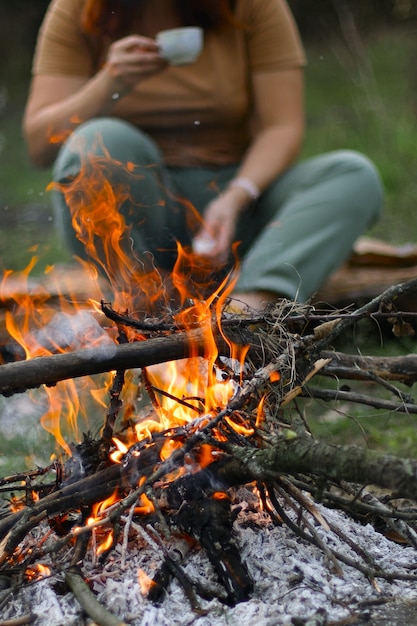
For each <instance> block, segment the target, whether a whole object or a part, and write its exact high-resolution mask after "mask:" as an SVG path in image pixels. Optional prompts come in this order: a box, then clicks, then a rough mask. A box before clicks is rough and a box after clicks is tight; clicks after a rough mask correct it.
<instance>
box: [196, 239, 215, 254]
mask: <svg viewBox="0 0 417 626" xmlns="http://www.w3.org/2000/svg"><path fill="white" fill-rule="evenodd" d="M215 245H216V241H215V239H213V238H212V237H196V238H195V239H194V240H193V250H194V252H195V253H196V254H201V256H204V255H205V254H209V253H210V252H211V251H212V250H213V248H214V246H215Z"/></svg>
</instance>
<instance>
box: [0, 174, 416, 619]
mask: <svg viewBox="0 0 417 626" xmlns="http://www.w3.org/2000/svg"><path fill="white" fill-rule="evenodd" d="M127 170H128V171H129V166H128V167H127ZM92 172H94V176H95V178H94V180H89V178H88V177H89V174H90V173H92ZM86 179H87V183H86ZM81 183H82V187H81V186H80V185H81ZM63 190H64V192H65V194H66V199H67V202H68V205H69V206H70V207H71V210H72V216H73V226H74V230H75V231H76V232H77V234H78V237H79V239H80V240H81V241H82V243H83V244H84V246H85V249H86V250H87V251H88V254H89V256H90V257H91V259H92V263H91V264H87V263H82V271H83V275H84V276H85V281H86V282H88V284H89V285H91V289H92V292H94V293H92V295H91V297H90V298H85V299H82V300H81V301H80V297H79V295H80V294H79V292H78V293H74V294H72V293H70V290H69V289H64V291H62V293H59V292H58V291H57V290H54V291H53V293H52V291H51V290H50V289H49V290H47V289H44V288H43V287H42V286H41V287H39V285H38V286H37V288H36V289H32V288H31V286H30V274H31V271H32V269H33V264H31V265H30V266H29V267H28V268H27V270H26V271H24V272H22V273H20V274H16V273H12V272H10V273H6V274H5V276H4V279H3V283H2V286H1V291H0V300H1V303H2V308H3V310H4V311H5V314H4V325H5V330H4V331H3V335H2V336H3V337H4V339H3V345H2V354H3V361H4V362H3V364H2V365H1V366H0V392H1V393H2V395H3V396H6V397H10V396H12V395H14V394H17V393H22V392H26V393H32V394H33V398H34V401H35V399H36V397H39V394H40V390H39V388H41V389H42V390H43V394H44V396H43V400H42V401H43V402H45V396H46V397H47V408H46V410H45V412H44V414H43V417H42V420H41V422H42V425H43V427H44V428H45V429H46V431H48V432H49V433H51V434H52V435H53V437H54V439H55V441H56V444H57V449H56V451H55V453H54V455H53V457H52V458H51V460H50V463H49V464H48V465H47V466H45V467H38V468H35V469H31V470H27V471H25V470H22V471H21V472H19V473H18V474H16V475H13V476H6V477H3V478H2V479H0V488H1V490H2V494H3V501H2V502H3V504H2V510H1V516H0V580H1V585H2V590H1V591H0V607H3V611H5V612H6V613H5V614H6V616H7V617H10V619H11V620H12V621H9V622H7V623H15V624H17V623H21V624H22V623H30V621H31V620H32V621H33V620H34V619H35V618H34V617H33V614H32V612H30V613H24V611H20V613H19V610H17V612H14V609H11V608H10V607H11V605H12V603H13V598H14V597H15V595H16V593H18V590H19V589H22V588H25V587H28V586H34V585H36V584H39V581H42V580H47V579H55V580H56V579H57V578H58V579H59V580H60V581H61V584H62V585H65V586H66V589H70V590H71V591H72V593H73V594H74V596H75V597H76V598H77V599H78V601H79V603H80V605H81V606H82V607H83V610H84V611H85V612H86V613H87V614H88V615H89V616H90V617H91V618H92V619H94V620H95V622H96V623H99V624H122V622H123V620H124V619H126V618H125V617H123V616H122V615H117V616H115V615H114V614H113V613H114V611H112V610H111V608H109V607H106V606H104V605H103V604H102V603H100V602H99V601H98V599H97V597H96V595H94V594H93V593H92V592H91V590H90V586H89V585H90V584H91V582H92V578H93V575H92V571H94V572H95V574H94V575H96V576H100V575H101V574H97V572H101V573H102V574H103V575H104V572H107V575H108V576H112V574H111V573H109V569H108V568H109V567H110V568H111V567H112V565H113V566H114V567H116V566H117V563H116V561H117V560H116V558H115V555H119V557H120V555H121V557H120V558H119V562H118V565H119V567H121V568H122V570H123V567H124V566H125V561H126V558H127V553H128V552H131V551H134V550H136V551H137V550H141V549H143V545H142V548H141V547H140V546H141V544H143V543H145V544H146V545H148V546H151V547H152V550H153V551H154V552H153V553H158V559H154V560H153V562H146V563H144V564H143V566H142V565H141V566H140V567H138V569H137V585H138V589H140V590H141V591H140V593H141V594H142V595H143V597H146V598H147V601H148V602H149V603H151V604H152V605H153V606H155V607H158V606H160V605H161V604H162V603H163V602H164V600H165V599H166V598H167V596H169V594H170V590H171V588H172V585H173V584H174V583H175V584H177V585H179V586H180V587H181V589H182V592H183V594H184V597H185V598H186V600H187V603H188V605H189V606H190V608H191V611H192V612H193V613H194V614H195V615H204V614H206V613H207V612H208V609H207V608H205V606H206V605H207V603H212V602H216V603H218V606H223V607H235V606H237V605H239V604H240V603H242V602H248V601H249V600H250V598H251V597H252V596H253V594H254V593H255V592H256V584H255V581H254V577H253V576H252V574H251V565H250V563H248V561H247V560H246V559H245V557H244V555H242V551H241V550H240V549H239V545H238V542H237V540H236V524H237V520H238V519H239V520H240V523H242V518H244V517H245V515H246V522H243V523H251V521H250V520H251V519H252V518H253V515H254V514H256V515H258V516H260V518H259V519H261V518H262V520H265V519H266V518H267V519H268V520H269V523H270V524H271V528H284V529H286V532H288V533H291V534H293V536H294V537H297V538H298V540H299V541H301V542H304V543H305V544H312V545H314V546H316V547H317V548H318V549H319V550H321V551H322V553H323V554H324V555H325V558H326V560H327V562H328V564H329V575H330V576H342V575H343V568H344V567H345V566H346V567H348V568H352V569H354V570H355V571H357V572H360V575H361V576H363V577H364V581H365V580H366V579H368V580H369V581H370V582H371V586H372V587H373V589H375V590H378V588H379V584H380V583H379V582H378V581H381V580H389V581H393V580H403V581H409V582H410V584H412V583H414V584H415V583H417V576H416V574H414V572H413V571H410V568H411V566H410V567H408V566H407V565H404V566H402V567H400V566H398V568H397V569H395V568H393V567H391V568H388V567H384V566H382V565H381V564H380V563H379V562H378V559H377V558H376V557H375V555H371V554H370V553H368V552H367V551H366V549H365V548H359V547H355V545H353V542H352V541H351V540H350V539H349V537H348V536H345V535H344V532H343V529H342V527H339V526H338V524H337V521H329V520H330V518H331V517H332V516H331V514H330V513H329V514H328V515H326V513H325V512H324V509H325V507H329V511H330V510H331V509H339V510H343V511H345V512H348V513H349V515H350V516H351V517H352V518H353V519H355V520H356V521H357V522H359V523H364V522H365V521H366V522H369V523H373V524H375V526H377V527H378V532H380V533H382V534H383V535H384V537H390V538H391V539H393V540H395V541H396V542H397V544H402V545H408V546H412V548H416V547H417V540H416V530H415V520H416V513H415V505H414V501H415V499H416V479H415V476H416V475H417V464H416V463H415V462H414V461H407V460H404V459H397V458H393V457H386V456H384V455H378V454H373V453H370V452H369V451H368V450H366V449H361V448H356V447H354V446H350V447H345V448H339V447H336V446H331V445H329V444H327V443H324V442H319V441H317V440H316V439H315V438H314V437H313V436H312V434H311V430H310V427H309V424H308V418H306V416H305V414H304V413H303V411H302V409H301V408H300V402H301V401H302V399H303V398H305V397H310V398H315V399H318V400H324V401H330V400H334V399H336V400H343V401H344V402H352V403H353V402H355V403H363V404H367V403H368V404H369V403H372V406H374V407H375V408H376V409H378V408H380V409H382V410H390V411H406V412H408V413H410V414H412V413H416V412H417V405H416V404H415V403H414V401H413V399H412V398H411V397H410V396H409V395H407V394H406V393H404V392H403V391H401V390H399V389H397V387H396V386H395V385H396V384H397V382H400V383H402V384H404V383H405V384H406V385H410V386H411V385H412V384H413V383H414V382H415V376H416V367H415V358H414V357H403V358H401V359H384V358H379V359H377V358H376V357H363V356H361V357H359V356H357V355H345V354H341V353H337V352H335V351H334V350H333V349H331V346H332V342H334V341H335V339H337V337H339V336H340V334H341V333H342V332H343V331H344V330H345V329H346V328H347V327H349V326H352V325H353V324H356V323H359V322H360V320H362V319H367V320H368V319H369V318H370V317H372V318H373V319H374V320H378V322H380V323H389V324H391V325H392V326H393V328H394V330H395V332H396V334H397V335H398V334H401V333H402V334H406V333H412V332H414V330H413V326H412V323H413V322H414V321H415V318H414V317H413V315H412V314H406V313H404V312H400V311H397V310H396V309H395V301H396V299H397V297H398V295H399V294H404V293H408V292H410V293H414V292H415V291H416V288H417V287H416V281H410V282H409V283H406V284H404V285H398V286H396V287H393V288H391V289H389V290H387V291H386V292H384V293H383V294H382V295H381V296H380V297H378V298H376V299H374V300H372V301H371V302H370V303H368V304H367V305H365V306H363V307H361V308H360V309H357V310H343V311H341V310H337V311H330V312H329V311H328V310H320V309H318V308H317V307H314V306H312V305H310V304H307V305H296V304H295V303H293V302H289V301H285V300H284V301H281V302H279V303H277V304H276V305H274V306H271V307H270V308H269V309H267V310H265V311H264V312H263V313H262V314H259V313H255V312H254V313H252V314H251V313H250V312H247V311H246V312H245V313H243V312H241V313H240V312H239V311H237V312H236V307H235V306H233V307H232V306H230V304H231V303H230V294H231V292H232V291H233V285H234V281H235V279H236V275H237V273H238V268H235V269H234V270H233V271H232V272H230V273H229V274H228V275H226V276H223V278H222V280H220V281H219V282H218V283H217V284H216V285H215V286H214V281H212V280H211V279H210V273H209V268H208V267H207V265H205V264H204V263H203V262H202V261H201V259H198V258H197V257H196V256H195V255H193V253H192V251H191V250H189V249H185V248H182V247H181V246H179V247H178V261H177V264H176V266H175V268H174V270H173V272H172V273H171V274H170V275H169V276H164V275H162V274H161V272H159V271H158V270H157V269H156V268H155V267H154V266H153V264H152V261H151V259H145V260H143V259H141V260H140V261H139V260H138V259H135V258H134V256H132V255H131V254H129V253H128V252H127V251H126V250H125V249H123V246H122V244H121V242H123V241H125V240H126V236H125V235H126V226H125V224H124V222H123V219H122V218H121V217H120V213H119V211H118V208H119V206H120V202H121V201H122V199H123V198H124V197H125V191H123V190H122V191H120V190H118V194H116V193H115V190H113V189H111V188H110V187H109V185H108V183H107V181H106V176H105V172H104V170H102V168H101V163H93V164H90V165H89V166H88V167H87V169H86V171H85V172H83V173H82V175H81V176H80V177H79V178H78V179H76V180H75V181H74V183H72V184H71V185H69V186H68V187H65V188H63ZM109 224H111V225H112V226H111V228H110V227H109ZM92 226H94V227H93V228H92ZM103 259H105V261H103ZM34 262H35V260H34ZM97 267H98V268H99V271H100V272H102V273H103V272H104V273H105V274H106V276H107V281H103V278H102V277H101V276H100V274H99V272H98V271H97ZM53 274H54V270H53V269H51V273H50V275H49V277H48V280H49V285H51V284H52V279H51V276H53ZM190 276H192V280H191V279H190ZM61 288H62V285H61ZM232 304H233V305H236V304H238V303H232ZM316 377H317V378H320V379H321V380H323V379H326V378H327V379H332V380H334V379H336V378H339V379H341V378H344V379H349V380H353V381H358V380H359V381H361V380H362V381H364V380H365V381H367V384H372V385H374V386H375V388H377V389H383V390H384V391H386V390H387V389H388V390H389V392H390V393H391V395H392V396H394V399H389V400H388V399H382V398H381V399H378V397H377V395H373V396H372V397H371V396H370V395H368V396H367V397H365V396H364V395H363V394H362V395H359V394H356V393H355V392H353V391H352V390H351V389H348V388H344V387H342V386H339V387H338V388H337V389H336V390H332V389H323V387H322V386H321V387H320V386H314V382H313V381H314V379H315V378H316ZM30 390H32V391H30ZM366 485H377V486H378V490H377V491H375V490H372V489H368V488H367V487H366ZM319 502H320V503H319ZM251 516H252V517H251ZM263 523H264V522H263ZM332 534H333V535H337V536H338V537H339V539H341V540H342V543H343V542H344V543H345V544H346V545H347V546H349V549H350V555H349V554H346V553H344V552H343V551H340V549H334V548H333V547H332V545H331V543H332V542H331V541H327V540H326V536H329V537H330V536H331V535H332ZM197 551H200V552H201V553H203V554H204V556H205V558H206V563H208V565H207V566H206V568H207V571H210V576H209V579H208V580H206V579H205V575H204V572H203V575H202V576H200V578H199V579H191V578H190V576H189V575H188V574H187V572H186V569H187V561H189V560H190V559H192V558H193V555H195V554H196V552H197ZM150 561H152V560H150ZM145 566H147V569H146V567H145ZM87 571H88V572H89V574H86V572H87ZM54 577H55V578H54ZM364 584H365V583H364ZM57 593H58V592H57ZM34 613H35V614H36V610H34ZM18 619H20V621H16V620H18ZM24 619H26V620H27V621H26V622H25V621H22V620H24ZM13 620H15V621H14V622H13ZM132 623H141V622H140V621H137V622H132ZM323 623H324V622H323Z"/></svg>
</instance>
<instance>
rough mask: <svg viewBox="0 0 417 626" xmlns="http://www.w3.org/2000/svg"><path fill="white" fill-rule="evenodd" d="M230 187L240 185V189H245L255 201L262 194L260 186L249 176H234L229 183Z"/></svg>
mask: <svg viewBox="0 0 417 626" xmlns="http://www.w3.org/2000/svg"><path fill="white" fill-rule="evenodd" d="M229 186H230V187H240V189H244V191H246V193H247V194H248V195H249V196H250V197H251V199H252V200H253V201H255V200H257V199H258V198H259V196H260V195H261V192H260V191H259V189H258V187H257V186H256V185H255V183H253V182H252V181H251V180H249V179H248V178H243V177H238V178H234V179H233V180H231V181H230V183H229Z"/></svg>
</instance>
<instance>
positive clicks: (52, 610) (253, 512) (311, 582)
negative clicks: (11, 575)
mask: <svg viewBox="0 0 417 626" xmlns="http://www.w3.org/2000/svg"><path fill="white" fill-rule="evenodd" d="M237 497H238V500H239V501H238V503H237V504H236V505H234V506H236V507H239V508H238V509H237V511H239V512H238V514H237V518H236V521H235V525H234V531H235V541H236V543H237V545H238V546H239V549H240V551H241V555H242V558H243V560H244V561H245V562H246V564H247V567H248V569H249V572H250V574H251V577H252V579H253V582H254V592H253V594H252V596H251V598H250V600H249V601H247V602H244V603H241V604H238V605H236V606H234V607H229V606H225V605H224V604H222V603H221V602H220V601H219V600H217V599H216V600H211V601H204V600H202V599H201V598H200V597H198V607H199V609H200V611H199V610H198V607H196V606H192V603H190V601H189V599H188V598H187V597H186V595H185V593H184V590H183V588H182V587H181V586H180V585H179V583H178V582H177V580H175V579H174V580H172V581H171V583H170V584H169V586H168V588H167V591H166V595H165V599H164V600H163V602H162V604H161V605H159V606H155V605H152V604H151V603H150V601H149V600H147V598H146V596H144V595H143V594H142V592H141V589H140V584H139V580H138V572H139V571H142V572H145V573H146V574H147V576H149V577H152V576H153V574H154V573H155V572H156V570H157V568H158V566H159V565H160V564H161V563H162V560H163V554H162V550H161V548H159V547H158V545H157V544H156V543H155V542H154V541H153V540H152V539H151V537H150V536H148V535H147V533H146V530H144V529H143V528H142V527H140V526H138V525H136V524H134V523H133V524H132V525H131V526H130V527H129V533H128V540H127V537H125V539H124V541H123V531H122V533H121V534H122V538H121V540H120V542H119V543H118V544H117V546H116V548H115V549H114V550H113V552H111V554H110V556H109V558H108V559H107V561H106V562H105V564H104V565H100V566H99V565H98V564H97V563H95V562H93V561H92V560H91V558H92V557H91V555H92V551H89V552H88V555H89V556H88V557H86V559H85V560H84V562H83V565H82V574H83V576H84V578H85V579H86V580H88V581H89V583H90V585H91V588H92V589H93V590H94V592H95V594H96V597H97V599H98V600H99V602H100V603H101V604H102V605H103V606H105V607H106V608H107V610H108V611H110V612H111V613H113V615H115V616H117V617H118V618H119V619H120V621H121V622H124V623H125V624H128V625H130V626H139V625H140V626H187V625H188V624H193V626H213V624H216V626H223V625H224V626H234V625H236V626H246V625H247V626H253V624H256V625H257V626H277V625H280V624H295V625H296V626H300V625H302V624H305V625H307V624H308V626H313V625H316V626H319V625H326V624H334V623H339V622H340V623H341V624H342V623H343V624H344V623H347V622H346V620H348V622H349V623H350V624H375V623H378V624H403V623H405V622H404V621H395V620H393V621H391V620H388V619H383V620H382V621H379V620H377V621H372V618H373V617H375V615H377V614H379V615H380V614H381V613H378V611H381V608H377V607H381V606H382V607H383V611H388V610H389V607H391V606H397V607H398V603H399V602H402V603H405V605H407V604H408V605H413V602H414V601H417V582H411V581H397V582H388V581H386V580H384V579H380V578H378V579H377V580H376V581H374V583H373V584H372V583H371V582H370V581H369V580H368V579H367V578H366V577H365V576H364V575H363V574H362V573H360V572H359V571H358V570H357V569H355V568H353V567H349V566H347V565H343V564H341V566H342V569H343V576H338V575H337V574H336V573H335V572H334V569H333V567H334V566H333V564H332V563H330V561H329V559H328V558H327V557H326V556H325V555H324V553H323V552H322V551H321V550H320V549H319V548H318V547H316V546H315V545H312V544H310V543H308V542H306V541H304V540H302V539H300V538H299V537H297V536H295V534H294V533H292V532H291V531H290V530H289V529H288V528H287V527H286V526H277V525H274V524H272V522H271V519H270V517H269V516H268V515H267V514H266V513H264V512H263V511H261V510H260V509H259V507H258V500H257V498H255V496H254V494H253V492H252V491H251V490H250V489H249V488H241V489H240V490H239V491H238V493H237ZM316 507H317V509H318V510H319V511H320V512H321V513H322V515H323V516H324V518H325V519H326V520H327V521H328V522H329V523H330V524H331V525H332V526H337V527H338V528H339V529H340V530H341V531H342V532H343V533H344V534H345V535H348V536H349V538H350V539H351V541H352V545H355V546H358V547H360V548H363V549H364V550H366V551H367V553H368V554H369V555H370V556H371V557H372V559H374V561H375V562H376V563H377V564H378V565H379V566H381V567H382V568H383V569H384V570H385V571H388V572H390V571H393V570H395V571H396V572H397V573H398V572H399V571H400V572H403V573H404V574H407V575H408V574H410V572H411V573H412V572H413V571H414V569H415V568H417V564H416V561H417V559H416V553H415V550H414V549H413V548H411V547H404V546H401V545H399V544H396V543H393V542H392V541H390V540H388V539H387V538H385V537H384V536H383V535H381V534H379V533H378V532H376V531H375V530H374V528H373V527H372V526H371V525H369V524H368V525H365V526H364V525H362V524H359V523H356V522H355V521H354V520H353V519H352V518H350V517H348V516H347V515H345V514H344V513H342V512H340V511H337V510H333V509H328V508H325V507H323V506H321V505H319V504H317V505H316ZM316 529H317V530H318V532H319V534H320V538H321V539H322V540H323V541H324V542H325V543H326V544H327V545H328V546H329V547H330V548H331V549H333V550H336V551H338V552H339V553H340V554H344V555H348V556H349V557H351V558H353V559H355V560H359V557H358V556H357V554H356V553H354V552H353V550H352V549H351V548H350V547H349V546H347V544H346V542H344V541H342V540H341V539H340V538H339V537H338V536H337V535H336V534H334V533H333V532H332V531H328V530H325V529H324V528H322V527H318V526H316ZM125 534H127V533H125ZM88 559H90V560H88ZM45 563H46V564H47V562H45ZM55 565H56V562H55ZM182 565H183V568H184V571H185V572H186V574H187V575H188V577H189V578H190V579H191V580H192V581H199V583H200V584H201V585H202V586H203V587H204V588H205V590H206V591H213V590H214V591H216V590H217V592H218V591H219V589H218V583H217V581H216V577H215V574H214V573H213V570H212V567H211V565H210V563H209V562H208V560H207V558H206V556H205V554H204V553H203V552H202V551H201V550H200V549H199V548H198V547H196V548H193V549H192V550H191V552H189V554H188V555H187V556H186V558H185V560H184V561H183V564H182ZM61 566H62V567H63V569H65V564H64V563H63V562H61ZM54 571H57V570H56V567H55V568H54ZM1 593H5V592H1ZM2 605H3V608H2V609H1V610H2V614H1V618H2V619H3V620H7V619H9V620H12V619H17V618H19V617H21V616H22V615H24V614H28V613H32V615H33V616H34V620H33V622H31V623H33V624H34V625H35V626H41V625H42V626H84V625H88V624H91V623H92V622H91V621H90V620H89V619H88V618H86V617H85V614H83V612H82V609H81V608H80V606H79V604H78V602H77V600H76V599H75V597H74V596H73V595H72V594H71V593H69V592H68V591H67V590H66V588H65V586H64V585H63V582H62V578H60V576H59V575H58V574H54V575H53V576H51V577H49V578H45V579H43V580H40V581H38V582H35V583H33V584H30V585H28V584H26V585H25V586H24V587H23V588H21V589H20V590H19V591H18V592H17V593H16V595H15V596H14V597H13V598H11V597H10V596H9V598H8V601H7V602H3V603H0V607H1V606H2ZM415 606H416V605H415V604H414V607H415ZM414 610H415V609H414ZM383 614H385V615H387V613H383ZM408 621H409V620H408ZM409 623H415V622H413V621H412V620H411V622H410V621H409Z"/></svg>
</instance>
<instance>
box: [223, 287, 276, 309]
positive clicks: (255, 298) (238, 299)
mask: <svg viewBox="0 0 417 626" xmlns="http://www.w3.org/2000/svg"><path fill="white" fill-rule="evenodd" d="M278 299H279V296H278V294H276V293H272V292H271V291H249V292H248V293H232V295H231V296H230V300H231V302H230V307H231V308H236V309H240V310H242V311H245V310H248V309H249V310H252V311H263V310H264V309H265V307H266V306H267V305H268V304H269V303H270V302H276V301H277V300H278Z"/></svg>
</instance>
